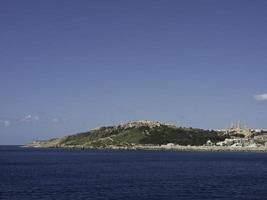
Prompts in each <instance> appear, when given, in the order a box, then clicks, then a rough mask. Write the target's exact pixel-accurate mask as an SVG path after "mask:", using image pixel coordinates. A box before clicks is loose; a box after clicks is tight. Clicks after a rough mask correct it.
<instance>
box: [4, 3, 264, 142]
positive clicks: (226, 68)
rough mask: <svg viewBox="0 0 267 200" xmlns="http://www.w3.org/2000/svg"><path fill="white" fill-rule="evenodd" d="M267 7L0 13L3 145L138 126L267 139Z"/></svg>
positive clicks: (50, 6) (95, 7) (93, 6)
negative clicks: (260, 133)
mask: <svg viewBox="0 0 267 200" xmlns="http://www.w3.org/2000/svg"><path fill="white" fill-rule="evenodd" d="M266 10H267V1H264V0H255V1H251V0H217V1H214V0H164V1H163V0H135V1H132V0H114V1H110V0H91V1H84V0H75V1H69V0H64V1H63V0H57V1H55V0H38V1H36V0H25V1H21V0H2V1H0V91H1V92H0V144H2V145H5V144H26V143H29V142H31V141H32V140H38V139H48V138H53V137H61V136H64V135H69V134H73V133H77V132H83V131H87V130H90V129H91V128H95V127H99V126H107V125H113V124H118V123H121V122H128V121H135V120H141V119H147V120H155V121H161V122H168V123H174V124H176V125H178V126H186V127H198V128H204V129H217V128H227V127H229V126H230V124H231V123H232V122H236V121H238V120H240V121H241V122H243V123H245V124H247V125H248V126H249V127H251V128H267V117H266V116H267V56H266V54H267V37H266V35H267V26H266V23H267V12H266Z"/></svg>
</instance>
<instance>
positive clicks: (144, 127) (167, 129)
mask: <svg viewBox="0 0 267 200" xmlns="http://www.w3.org/2000/svg"><path fill="white" fill-rule="evenodd" d="M227 137H228V136H227V135H225V134H223V133H221V132H217V131H213V130H203V129H196V128H185V127H177V126H175V125H172V124H166V123H160V122H154V121H147V120H141V121H135V122H129V123H122V124H119V125H116V126H103V127H99V128H94V129H92V130H90V131H87V132H83V133H77V134H73V135H70V136H66V137H63V138H55V139H50V140H45V141H35V142H33V143H32V144H31V145H30V146H35V147H66V148H73V147H74V148H75V147H76V148H109V147H133V146H135V145H167V144H170V143H173V144H176V145H182V146H187V145H191V146H202V145H204V144H206V142H207V141H208V140H210V141H211V142H213V143H216V142H220V141H224V140H225V139H226V138H227Z"/></svg>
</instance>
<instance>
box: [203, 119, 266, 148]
mask: <svg viewBox="0 0 267 200" xmlns="http://www.w3.org/2000/svg"><path fill="white" fill-rule="evenodd" d="M217 131H220V132H223V133H224V134H225V135H228V136H229V137H230V138H227V139H225V140H224V141H221V142H217V143H212V142H211V141H210V140H208V141H207V143H206V145H207V146H231V147H260V146H267V129H250V128H248V127H247V126H246V125H242V124H241V123H240V122H237V123H235V124H232V125H231V127H230V128H229V129H222V130H217Z"/></svg>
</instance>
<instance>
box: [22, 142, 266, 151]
mask: <svg viewBox="0 0 267 200" xmlns="http://www.w3.org/2000/svg"><path fill="white" fill-rule="evenodd" d="M21 147H23V148H29V147H30V148H63V149H74V150H75V149H77V150H78V149H79V150H81V149H82V150H87V149H88V150H89V149H98V150H101V149H102V150H104V149H107V150H108V149H111V150H150V151H151V150H152V151H196V152H262V153H265V152H266V153H267V147H229V146H181V145H172V146H168V145H160V146H159V145H134V146H114V145H112V146H105V147H104V146H102V147H95V146H86V147H85V146H79V145H76V146H45V145H44V146H42V145H31V144H30V145H23V146H21Z"/></svg>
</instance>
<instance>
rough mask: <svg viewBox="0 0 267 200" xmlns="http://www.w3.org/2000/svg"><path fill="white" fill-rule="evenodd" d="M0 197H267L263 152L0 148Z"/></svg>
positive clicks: (266, 160)
mask: <svg viewBox="0 0 267 200" xmlns="http://www.w3.org/2000/svg"><path fill="white" fill-rule="evenodd" d="M0 199H1V200H31V199H34V200H35V199H36V200H68V199H71V200H91V199H92V200H98V199H99V200H100V199H101V200H102V199H103V200H108V199H114V200H120V199H122V200H123V199H126V200H136V199H137V200H139V199H140V200H142V199H149V200H153V199H168V200H170V199H175V200H176V199H177V200H179V199H193V200H194V199H196V200H200V199H212V200H214V199H227V200H229V199H238V200H242V199H247V200H257V199H259V200H264V199H267V153H244V152H240V153H238V152H229V153H227V152H176V151H141V150H67V149H45V148H44V149H42V148H23V147H19V146H0Z"/></svg>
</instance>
